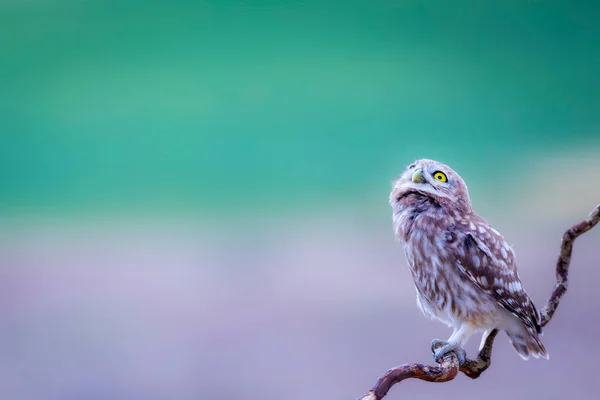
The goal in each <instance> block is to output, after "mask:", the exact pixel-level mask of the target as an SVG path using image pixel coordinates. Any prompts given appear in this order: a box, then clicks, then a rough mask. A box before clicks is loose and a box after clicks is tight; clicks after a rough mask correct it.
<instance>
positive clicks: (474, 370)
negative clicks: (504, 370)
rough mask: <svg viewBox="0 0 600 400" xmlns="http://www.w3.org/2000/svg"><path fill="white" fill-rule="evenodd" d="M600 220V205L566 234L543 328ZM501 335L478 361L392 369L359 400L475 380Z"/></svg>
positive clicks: (451, 357)
mask: <svg viewBox="0 0 600 400" xmlns="http://www.w3.org/2000/svg"><path fill="white" fill-rule="evenodd" d="M599 221H600V204H598V205H597V206H596V208H594V210H593V211H592V212H591V213H590V214H589V215H588V217H587V218H586V219H585V220H583V221H581V222H579V223H578V224H575V225H573V226H572V227H570V228H569V229H567V231H566V232H565V234H564V235H563V238H562V243H561V246H560V254H559V256H558V260H557V262H556V285H555V286H554V290H553V291H552V294H551V295H550V298H549V299H548V301H547V302H546V305H545V306H544V308H543V309H542V311H541V313H540V315H541V325H542V326H544V325H546V324H548V322H550V320H551V319H552V316H553V315H554V313H555V312H556V308H557V307H558V304H559V303H560V300H561V298H562V296H563V295H564V294H565V293H566V291H567V286H568V283H569V282H568V275H569V265H570V263H571V253H572V252H573V242H574V241H575V239H576V238H577V237H579V236H580V235H582V234H583V233H585V232H587V231H589V230H590V229H592V228H593V227H594V226H595V225H596V224H597V223H598V222H599ZM497 334H498V330H497V329H494V330H493V331H492V332H491V333H490V335H489V336H488V337H487V339H486V341H485V344H484V346H483V347H482V348H481V350H480V351H479V354H478V355H477V358H476V359H474V360H470V359H467V360H466V361H465V362H464V363H463V364H461V365H459V362H458V358H457V356H456V354H455V353H453V352H451V353H448V354H446V355H445V356H444V358H443V359H442V360H441V362H440V363H439V366H430V365H423V364H402V365H399V366H397V367H394V368H392V369H389V370H388V371H387V372H386V373H385V374H383V376H382V377H381V378H379V379H378V380H377V383H375V385H374V386H373V388H372V389H371V390H369V391H368V392H367V394H365V395H364V396H363V397H361V398H359V399H358V400H381V399H383V398H384V397H385V395H386V394H387V393H388V391H389V390H390V389H391V388H392V386H394V385H395V384H397V383H400V382H402V381H403V380H405V379H409V378H416V379H421V380H424V381H427V382H448V381H451V380H452V379H454V378H455V377H456V376H457V375H458V372H459V371H460V372H462V373H463V374H465V375H466V376H468V377H469V378H472V379H476V378H479V376H480V375H481V374H482V373H483V371H485V370H486V369H488V368H489V366H490V365H491V363H492V347H493V345H494V339H495V338H496V335H497Z"/></svg>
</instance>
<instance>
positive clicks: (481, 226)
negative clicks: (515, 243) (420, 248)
mask: <svg viewBox="0 0 600 400" xmlns="http://www.w3.org/2000/svg"><path fill="white" fill-rule="evenodd" d="M478 222H479V223H478V224H477V225H475V224H473V223H471V224H470V227H465V228H464V229H459V231H458V232H456V233H457V235H456V238H457V242H456V247H454V251H456V254H455V257H456V260H457V266H458V269H459V270H460V271H461V272H462V273H464V274H465V275H466V276H467V277H468V278H469V280H471V281H472V282H473V283H474V284H475V285H476V286H477V287H479V288H480V289H481V290H482V291H484V292H485V293H487V294H488V295H489V296H491V297H492V298H493V299H494V300H496V302H497V303H498V304H499V305H500V306H502V307H503V308H504V309H506V310H507V311H509V312H511V313H512V314H514V315H515V316H516V317H518V318H519V319H520V320H521V321H523V323H525V324H526V325H527V326H530V327H532V328H534V329H535V330H536V331H537V332H538V333H539V332H540V331H541V328H540V323H539V314H538V312H537V310H536V308H535V305H534V304H533V302H532V301H531V299H530V298H529V296H528V295H527V293H526V292H525V290H524V289H523V286H522V285H521V279H520V278H519V275H518V273H517V269H516V265H515V262H514V253H513V251H512V249H511V248H510V247H509V246H508V244H507V243H506V242H505V241H504V238H503V237H502V236H501V235H500V234H499V233H498V232H496V231H495V230H493V229H492V228H491V227H490V226H489V225H488V224H487V223H486V222H485V221H478Z"/></svg>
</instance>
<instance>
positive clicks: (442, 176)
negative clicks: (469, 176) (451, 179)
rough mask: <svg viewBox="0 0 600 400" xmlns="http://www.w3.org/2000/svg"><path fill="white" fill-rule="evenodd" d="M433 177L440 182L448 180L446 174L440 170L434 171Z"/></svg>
mask: <svg viewBox="0 0 600 400" xmlns="http://www.w3.org/2000/svg"><path fill="white" fill-rule="evenodd" d="M433 177H434V178H435V179H436V180H438V181H440V182H448V178H447V177H446V174H445V173H443V172H442V171H436V172H434V173H433Z"/></svg>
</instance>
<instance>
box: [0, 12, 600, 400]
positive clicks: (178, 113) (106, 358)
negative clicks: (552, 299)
mask: <svg viewBox="0 0 600 400" xmlns="http://www.w3.org/2000/svg"><path fill="white" fill-rule="evenodd" d="M592 3H593V2H583V1H581V2H578V1H525V0H522V1H511V0H504V1H485V2H482V1H454V2H447V1H409V0H404V1H401V0H371V1H353V0H345V1H315V0H308V1H291V0H288V1H284V0H281V1H275V0H271V1H210V2H209V1H171V2H158V1H153V0H145V1H134V0H130V1H124V0H106V1H98V0H89V1H74V0H62V1H58V0H56V1H52V0H30V1H21V0H3V1H1V2H0V398H2V399H9V400H13V399H14V400H28V399H32V400H37V399H74V400H75V399H116V400H121V399H149V400H151V399H181V400H186V399H215V400H229V399H232V400H234V399H235V400H237V399H239V400H242V399H243V400H245V399H259V398H260V399H286V400H295V399H306V398H319V399H349V398H350V399H352V398H356V397H359V396H361V395H362V394H364V393H365V392H366V391H367V390H368V389H369V388H370V387H371V385H372V384H373V383H374V382H375V380H376V378H377V377H378V376H379V375H381V374H382V373H383V372H384V371H385V370H386V369H387V368H388V367H391V366H393V365H396V364H399V363H403V362H417V361H418V362H427V363H429V362H431V356H430V353H429V343H430V341H431V339H433V338H435V337H439V338H447V337H448V336H449V334H450V330H449V329H448V328H447V327H445V326H443V325H441V324H439V323H436V322H433V321H429V320H427V319H425V318H424V317H423V316H422V315H421V314H420V312H419V311H418V310H417V308H416V306H415V295H414V288H413V286H412V283H411V280H410V277H409V273H408V269H407V267H406V264H405V260H404V255H403V254H402V250H401V247H400V246H399V245H398V244H397V243H395V241H394V237H393V233H392V227H391V210H390V207H389V205H388V203H387V199H388V193H389V190H390V188H391V181H392V180H393V179H394V177H395V176H396V175H397V174H398V173H399V172H400V171H401V170H402V169H403V168H404V166H405V165H407V164H409V163H410V162H412V161H413V160H414V159H416V158H420V157H427V158H435V159H439V160H440V161H443V162H445V163H447V164H449V165H451V166H452V167H453V168H454V169H456V170H457V171H458V172H459V173H460V174H461V175H462V176H463V177H464V178H465V180H466V181H467V183H468V184H469V187H470V193H471V198H472V200H473V203H474V207H475V209H476V210H477V211H478V212H480V213H481V214H482V215H484V216H485V217H486V218H487V219H488V220H489V221H490V222H491V223H492V224H493V225H494V227H495V228H496V229H498V230H499V231H501V232H502V233H503V234H504V236H505V237H506V238H507V241H508V242H509V243H511V244H513V245H514V248H515V251H516V254H517V259H518V262H519V265H520V268H521V276H522V279H523V281H524V284H525V287H526V288H527V289H528V291H529V292H530V295H531V296H532V297H533V299H534V300H535V301H536V303H537V304H538V305H539V306H540V307H541V306H542V304H543V301H544V300H545V299H546V297H547V296H548V294H549V292H550V290H551V287H552V285H553V275H554V273H553V268H554V262H555V258H556V255H557V253H558V245H559V241H560V238H561V235H562V232H563V231H564V229H565V228H567V227H568V226H570V225H571V224H572V223H574V222H577V221H578V220H580V219H582V218H583V217H585V216H586V215H587V214H588V212H589V211H590V210H591V209H592V208H593V207H594V206H595V205H596V204H597V203H598V202H599V201H600V74H599V71H600V24H598V21H599V20H600V9H599V7H598V5H592ZM598 244H600V228H596V230H595V231H592V232H590V233H588V234H586V235H585V236H583V237H582V238H581V239H579V240H578V242H577V244H576V247H575V255H574V257H573V265H572V277H571V283H570V292H569V293H568V294H567V296H566V298H565V299H564V301H563V303H561V306H560V309H559V311H558V313H557V315H556V318H555V319H554V320H553V321H552V323H551V324H550V325H549V326H548V328H547V330H546V331H545V336H544V338H543V339H544V342H545V344H546V347H547V348H548V350H549V352H550V354H551V359H550V361H541V360H532V361H528V362H524V361H522V360H521V359H520V358H519V357H518V356H517V355H516V353H514V351H513V350H512V349H511V348H510V345H509V344H508V341H507V340H506V336H505V335H504V334H502V335H501V336H500V337H499V339H498V340H497V342H496V343H497V345H496V347H495V350H494V365H493V367H492V368H491V369H490V370H489V371H487V372H486V373H485V374H484V375H483V377H482V378H480V379H479V380H477V381H470V380H468V378H465V377H463V376H460V377H459V378H457V379H456V380H455V381H453V382H451V383H448V384H444V385H433V384H428V383H424V382H418V381H409V382H405V383H403V384H401V385H399V386H397V387H395V388H394V389H393V390H392V392H391V393H390V395H389V398H390V399H400V398H413V397H415V396H419V397H423V396H425V397H428V398H433V397H437V396H440V395H444V396H445V398H461V399H480V398H486V399H505V398H514V399H525V398H527V399H531V398H544V399H558V398H563V397H565V396H576V397H577V398H585V399H589V398H594V397H595V395H597V374H596V370H597V365H596V364H597V360H598V357H599V356H600V353H599V352H598V345H597V338H598V336H600V324H599V323H600V320H599V317H598V315H599V314H598V313H599V308H598V304H599V302H600V293H599V292H598V290H597V289H596V287H597V286H598V284H599V283H600V270H599V268H600V263H599V256H598V253H597V246H598ZM478 342H479V339H478V338H477V339H473V340H472V342H471V343H470V344H469V348H468V349H469V350H470V352H471V354H472V353H473V352H474V350H475V349H476V347H477V345H478Z"/></svg>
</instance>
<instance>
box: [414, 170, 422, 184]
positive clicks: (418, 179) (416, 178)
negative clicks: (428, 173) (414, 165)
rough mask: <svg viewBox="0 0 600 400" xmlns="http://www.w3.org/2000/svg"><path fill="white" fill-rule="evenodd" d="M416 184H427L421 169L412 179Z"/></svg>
mask: <svg viewBox="0 0 600 400" xmlns="http://www.w3.org/2000/svg"><path fill="white" fill-rule="evenodd" d="M411 180H412V181H413V182H414V183H425V177H424V176H423V171H422V170H421V169H418V170H416V171H415V172H414V173H413V175H412V179H411Z"/></svg>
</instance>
